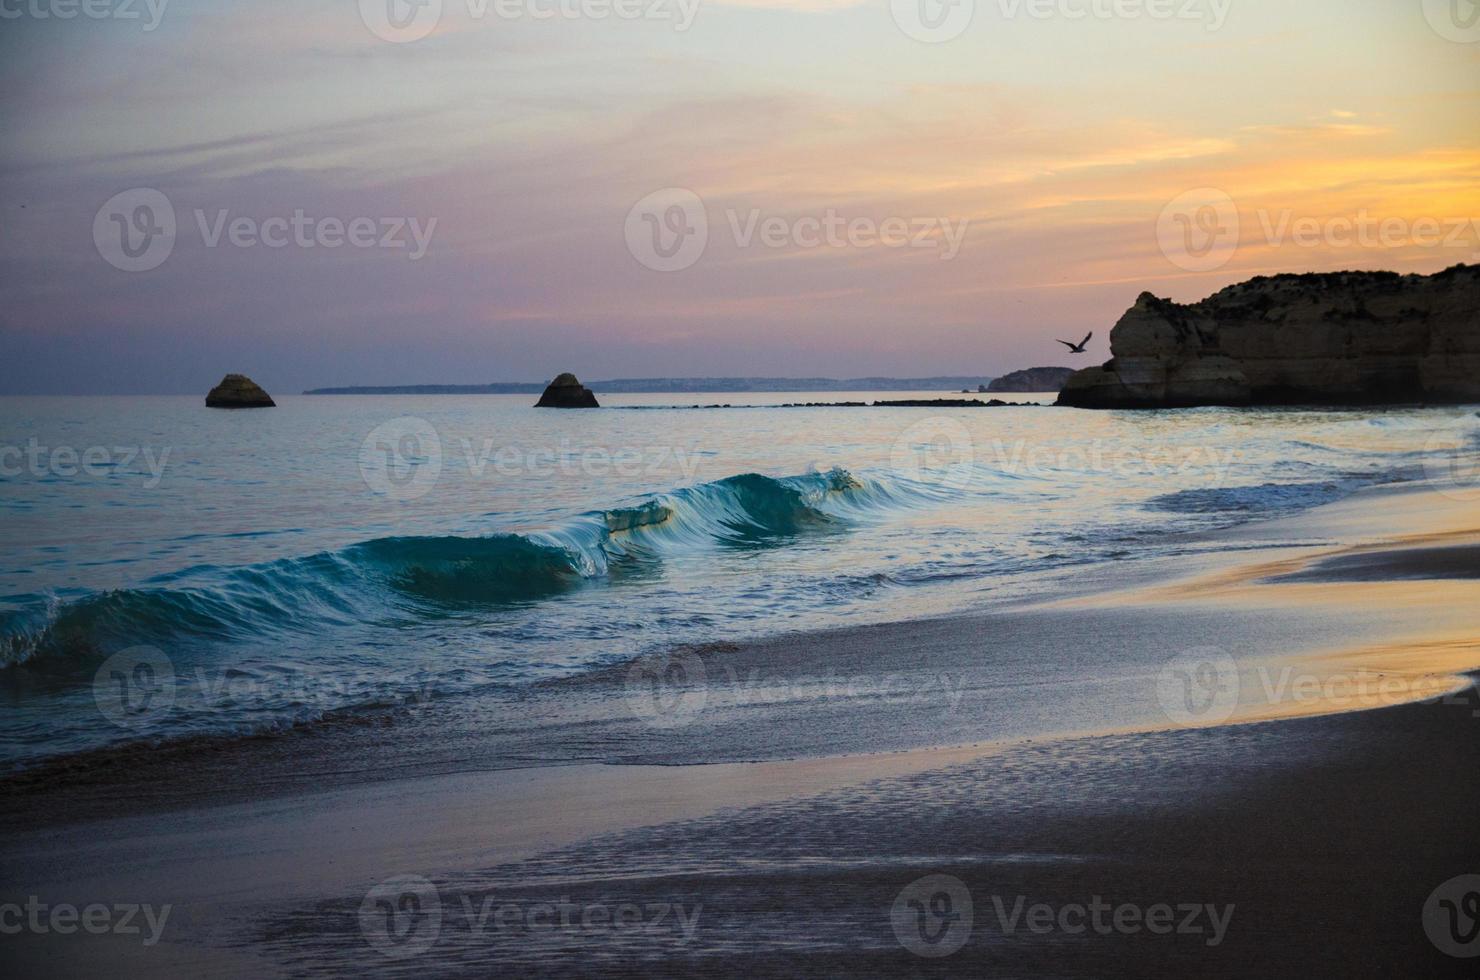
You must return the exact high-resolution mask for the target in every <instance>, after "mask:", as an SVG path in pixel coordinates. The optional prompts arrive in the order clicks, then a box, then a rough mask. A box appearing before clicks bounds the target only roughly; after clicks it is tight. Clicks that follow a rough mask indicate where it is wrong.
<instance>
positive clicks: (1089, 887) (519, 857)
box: [0, 484, 1480, 977]
mask: <svg viewBox="0 0 1480 980" xmlns="http://www.w3.org/2000/svg"><path fill="white" fill-rule="evenodd" d="M1477 536H1480V520H1477V514H1476V512H1475V510H1474V507H1473V501H1471V500H1468V499H1466V498H1465V494H1463V493H1457V492H1453V488H1450V489H1449V490H1447V491H1446V489H1445V488H1442V487H1440V488H1435V487H1432V486H1429V485H1425V484H1409V485H1399V486H1394V487H1381V488H1374V489H1371V490H1366V491H1362V492H1359V493H1357V494H1355V495H1353V496H1351V497H1348V498H1346V499H1345V500H1342V501H1340V502H1338V503H1335V504H1331V505H1328V506H1325V507H1320V508H1316V509H1314V510H1310V511H1306V512H1304V513H1301V514H1298V515H1295V516H1292V517H1287V518H1283V519H1278V520H1273V521H1266V522H1258V523H1253V524H1245V525H1241V526H1239V527H1236V528H1233V529H1227V530H1223V531H1218V532H1208V534H1207V535H1206V537H1207V539H1208V540H1205V541H1203V542H1202V545H1204V546H1202V547H1199V548H1196V549H1189V552H1188V553H1187V554H1185V555H1182V556H1172V557H1167V558H1163V559H1159V560H1157V561H1155V562H1151V563H1138V564H1137V565H1136V566H1133V567H1132V568H1131V570H1130V571H1128V572H1127V573H1126V574H1123V575H1114V574H1103V573H1102V574H1101V575H1100V576H1099V577H1098V578H1097V579H1096V580H1095V581H1083V580H1081V581H1078V582H1077V583H1076V584H1075V585H1074V586H1073V587H1072V588H1066V589H1062V590H1060V591H1059V593H1057V594H1055V593H1050V594H1047V595H1043V596H1038V597H1035V598H1033V599H1031V600H1028V601H1023V602H1019V603H1015V604H1013V605H1012V606H1010V607H1004V608H1001V609H994V610H990V611H986V612H978V613H973V614H969V615H957V616H940V617H933V618H929V619H925V620H919V621H903V622H896V623H888V624H872V625H868V626H862V627H858V628H853V629H844V630H834V631H826V632H817V633H807V634H795V635H788V636H783V637H779V638H774V639H769V640H762V641H758V642H754V643H749V644H746V643H736V644H716V645H711V646H708V647H694V648H685V649H682V650H679V651H674V652H671V653H669V654H668V655H666V656H665V657H664V658H663V659H664V662H663V663H662V664H658V665H654V664H650V663H645V662H644V661H641V660H639V661H637V662H635V663H632V664H626V665H622V666H621V667H613V668H612V669H611V670H609V671H606V672H596V673H594V674H590V675H583V676H581V677H580V678H576V679H570V680H552V681H550V682H548V683H547V684H546V685H545V686H544V687H545V689H544V690H540V691H536V692H533V693H527V694H525V695H523V696H521V697H520V698H519V699H517V700H515V701H510V702H508V703H503V704H500V705H499V711H501V712H503V713H505V714H506V716H507V717H506V718H505V723H504V725H503V726H501V727H500V726H491V725H488V724H487V723H486V721H487V712H488V710H489V709H488V708H487V706H483V707H481V708H480V709H479V713H478V715H477V717H475V718H459V717H457V716H456V714H455V713H452V714H450V713H449V712H448V711H447V710H446V709H445V708H439V707H438V706H436V705H430V706H426V708H425V709H414V710H408V711H407V712H404V713H403V714H401V715H399V716H396V717H394V718H391V719H386V720H382V721H379V722H377V723H376V724H373V725H370V724H350V723H347V724H345V725H342V726H335V725H327V726H318V727H315V728H313V729H311V730H309V731H305V732H300V733H292V732H290V733H286V734H282V735H279V736H276V737H263V738H260V739H254V740H244V741H233V742H229V743H223V744H220V745H207V746H202V745H197V746H194V747H192V748H190V749H188V750H187V749H181V750H180V752H182V753H185V754H183V755H181V756H180V757H178V758H171V755H170V753H135V754H130V753H128V752H125V751H119V752H118V753H116V754H113V755H107V756H103V757H99V758H95V759H92V760H90V761H89V762H88V763H86V764H82V763H74V764H72V765H70V766H58V767H54V768H51V769H45V770H42V771H40V772H34V773H31V774H29V775H23V776H21V777H16V778H12V779H11V780H9V781H8V785H7V792H6V804H5V815H4V823H5V844H4V846H3V853H0V864H3V867H4V880H5V882H6V883H7V887H6V894H5V896H4V897H5V900H6V901H16V902H20V901H24V900H25V899H27V898H30V897H31V896H36V897H37V898H38V899H39V900H40V901H42V902H49V903H67V902H71V903H74V904H84V903H86V902H98V901H103V902H117V903H126V902H144V903H150V904H151V905H153V906H154V907H156V908H158V907H162V906H164V905H166V904H168V905H170V906H171V907H172V911H171V913H170V915H169V918H168V919H167V920H166V921H165V923H164V925H163V927H162V928H161V929H160V931H159V937H158V941H157V942H155V943H153V944H151V945H148V946H144V945H142V943H141V942H139V941H134V942H130V941H129V939H128V938H126V937H124V936H117V935H110V936H106V937H76V936H62V935H56V934H41V935H37V934H32V935H27V936H25V937H24V938H23V939H22V940H21V941H19V942H18V943H17V944H15V946H14V947H13V948H14V949H15V950H16V951H17V954H18V955H19V956H20V957H21V960H22V961H23V962H25V963H26V964H27V966H28V968H29V970H30V971H33V972H34V975H63V974H66V973H68V972H71V971H72V970H73V969H75V968H77V967H78V966H79V965H81V964H86V963H88V962H96V960H94V959H92V958H95V957H100V956H106V957H108V958H109V959H110V960H111V959H114V958H118V959H119V960H120V962H123V963H126V964H129V965H131V967H132V968H136V969H137V970H138V971H139V972H140V973H141V974H142V973H149V974H152V975H158V973H159V972H161V971H163V972H166V973H168V972H171V971H172V970H182V971H187V972H191V973H192V974H194V975H222V976H232V975H252V976H264V975H283V976H294V975H305V976H307V975H340V974H343V973H345V972H357V973H362V974H365V975H374V976H410V975H414V974H423V973H425V972H426V971H427V970H428V969H432V970H433V972H435V973H436V974H437V975H461V974H467V975H489V974H490V973H492V974H494V975H556V976H558V975H575V976H584V975H590V976H599V975H634V976H636V975H665V974H674V975H676V974H680V973H692V972H695V971H700V970H702V971H703V972H705V973H709V974H715V975H738V974H748V975H752V976H781V975H787V976H792V975H798V974H801V975H899V974H901V973H905V974H918V975H924V974H931V975H935V974H939V975H952V976H961V975H992V976H1026V975H1032V976H1064V977H1077V976H1189V975H1206V976H1253V975H1259V976H1270V975H1281V976H1285V975H1288V976H1295V975H1302V974H1306V973H1308V972H1310V971H1312V970H1317V969H1318V970H1321V971H1323V972H1325V971H1332V970H1340V971H1341V972H1343V973H1348V974H1350V975H1357V976H1397V975H1411V976H1416V975H1426V976H1441V975H1455V976H1459V975H1465V973H1464V970H1465V968H1466V967H1468V966H1472V965H1473V961H1471V962H1469V963H1467V962H1466V961H1465V960H1464V959H1461V958H1456V957H1452V956H1449V955H1446V954H1445V953H1444V952H1442V951H1441V950H1440V949H1439V948H1438V947H1437V946H1436V945H1435V943H1434V942H1433V941H1432V940H1431V939H1430V937H1429V935H1428V934H1427V933H1426V931H1425V926H1424V909H1425V903H1426V902H1429V901H1430V898H1431V896H1432V895H1433V894H1434V893H1435V891H1436V889H1439V888H1440V887H1441V886H1443V885H1445V883H1446V882H1450V881H1452V880H1453V879H1456V878H1458V877H1460V876H1462V875H1466V874H1473V873H1475V872H1476V871H1477V869H1480V842H1477V839H1476V836H1475V834H1474V830H1473V816H1474V813H1475V812H1477V806H1476V804H1477V802H1480V786H1477V784H1476V782H1475V780H1473V779H1472V778H1470V774H1472V773H1473V772H1474V771H1475V765H1476V763H1477V761H1480V741H1477V739H1476V738H1475V734H1476V731H1477V728H1476V726H1480V700H1477V699H1476V698H1475V692H1474V686H1473V678H1472V676H1470V674H1469V673H1468V672H1470V671H1473V670H1475V669H1476V668H1480V628H1477V627H1480V623H1477V622H1476V620H1475V617H1474V612H1473V611H1474V609H1476V608H1480V606H1477V603H1476V600H1477V598H1480V582H1477V580H1476V576H1475V570H1474V569H1475V566H1474V564H1473V562H1471V561H1470V560H1469V559H1470V557H1471V556H1472V555H1473V550H1472V549H1473V548H1474V543H1475V540H1476V538H1477ZM1214 539H1216V543H1217V547H1216V548H1215V547H1211V546H1209V545H1211V543H1212V542H1213V540H1214ZM1090 644H1093V645H1095V646H1096V647H1101V648H1103V647H1107V646H1108V647H1110V648H1112V649H1123V650H1124V651H1126V652H1125V656H1128V657H1129V656H1141V657H1143V662H1144V670H1141V669H1137V670H1133V671H1129V672H1128V673H1127V674H1126V675H1124V677H1123V678H1122V679H1121V680H1120V681H1119V683H1118V686H1116V687H1114V688H1113V689H1111V690H1107V691H1097V690H1096V684H1095V678H1093V677H1084V676H1076V658H1075V650H1076V648H1078V647H1081V646H1086V645H1090ZM985 651H990V653H991V656H990V658H988V657H986V654H985ZM1189 651H1191V652H1190V653H1189ZM1189 656H1190V657H1191V658H1192V660H1195V661H1197V663H1196V664H1193V663H1191V662H1190V661H1189V662H1188V664H1187V666H1188V669H1189V671H1190V672H1189V673H1188V674H1187V675H1186V676H1188V677H1192V678H1197V680H1196V681H1195V683H1196V684H1203V683H1206V687H1205V688H1203V687H1190V688H1185V689H1181V690H1169V689H1168V684H1169V683H1171V680H1169V679H1175V678H1178V677H1180V676H1183V675H1180V674H1178V673H1177V670H1178V668H1179V666H1181V665H1182V662H1183V661H1186V660H1187V658H1188V657H1189ZM1013 657H1022V658H1025V660H1027V659H1033V658H1039V659H1041V658H1046V657H1053V658H1056V662H1057V663H1058V664H1059V665H1061V676H1056V677H1054V678H1052V679H1051V680H1050V681H1048V682H1047V683H1050V684H1054V685H1058V686H1059V688H1060V689H1059V690H1058V691H1057V692H1056V694H1055V695H1054V696H1053V697H1052V698H1050V699H1048V700H1047V701H1045V700H1043V699H1042V698H1041V694H1042V692H1041V691H1039V692H1038V694H1039V695H1040V696H1039V697H1033V696H1030V693H1031V692H1027V691H1024V690H1021V689H1015V687H1014V676H1015V671H1014V667H1013V663H1014V661H1013V659H1012V658H1013ZM1225 658H1226V659H1225ZM984 660H986V661H987V663H985V664H984V663H983V661H984ZM1220 662H1221V663H1226V662H1231V664H1232V666H1231V668H1225V667H1223V666H1221V665H1220ZM675 664H676V665H678V667H679V668H680V670H679V675H678V677H677V679H673V675H672V670H671V669H672V668H673V666H674V665H675ZM696 665H697V667H696ZM1196 668H1201V669H1202V670H1203V671H1204V674H1201V675H1200V674H1197V673H1196V672H1195V670H1196ZM1225 669H1231V670H1232V671H1233V673H1231V674H1230V673H1226V672H1225V673H1220V671H1223V670H1225ZM665 670H666V671H667V673H664V671H665ZM696 670H697V671H699V672H702V675H703V676H702V680H701V679H699V678H698V677H697V675H696ZM1209 670H1211V671H1213V673H1212V674H1210V675H1209V674H1206V672H1207V671H1209ZM658 677H668V678H669V680H667V681H665V682H664V683H666V684H667V685H668V686H667V687H666V688H664V687H663V686H662V685H659V687H658V688H657V689H656V690H655V691H654V690H652V689H650V688H649V687H647V686H646V684H645V683H638V681H640V680H644V681H645V680H650V679H652V678H658ZM1230 682H1231V685H1230ZM1043 683H1045V682H1044V681H1042V680H1037V681H1035V686H1039V687H1041V686H1042V684H1043ZM1174 686H1175V685H1174ZM1230 686H1231V689H1232V693H1230ZM649 694H652V695H653V696H654V697H655V698H656V700H653V701H651V702H648V701H646V700H644V699H645V698H647V697H648V696H649ZM1204 694H1205V695H1207V696H1206V697H1200V696H1198V695H1204ZM1107 701H1113V702H1114V703H1115V708H1114V710H1111V709H1110V708H1109V707H1108V706H1107V704H1106V702H1107ZM1014 703H1017V704H1019V705H1029V706H1033V707H1031V710H1020V711H1018V712H1016V713H1014V711H1013V710H1011V707H1010V706H1011V705H1012V704H1014ZM1128 703H1132V704H1135V703H1139V704H1141V705H1142V706H1143V707H1144V709H1145V710H1144V712H1143V714H1144V718H1143V719H1142V720H1141V721H1140V722H1139V723H1137V722H1136V721H1135V719H1136V718H1137V717H1138V716H1137V714H1136V712H1134V711H1131V712H1128V711H1127V710H1126V708H1125V705H1126V704H1128ZM1044 704H1050V705H1054V706H1055V709H1054V710H1053V711H1052V713H1051V718H1043V717H1039V713H1040V712H1041V710H1042V709H1041V707H1038V706H1041V705H1044ZM644 705H654V706H657V707H650V708H645V707H644ZM557 706H558V707H557ZM999 714H1000V715H1001V716H1002V718H1000V719H998V718H997V716H998V715H999ZM1128 720H1129V723H1128ZM511 732H514V733H516V734H510V733H511ZM1025 733H1026V734H1025ZM582 752H584V755H585V756H586V758H582V757H581V755H582ZM542 753H543V755H544V756H545V759H543V760H542V759H541V758H540V756H541V754H542ZM41 814H45V815H46V817H47V819H46V820H45V821H44V823H45V829H41V830H38V829H36V828H37V827H38V825H39V824H40V823H42V822H43V821H40V819H39V816H40V815H41ZM387 882H389V884H387ZM921 882H924V884H921ZM377 888H379V889H381V891H379V892H377V891H376V889H377ZM911 889H914V891H911ZM922 889H923V891H922ZM391 892H394V898H395V899H396V901H393V902H391V903H390V904H389V905H386V906H385V907H386V908H387V909H389V910H391V911H390V912H388V913H385V914H389V915H391V916H392V918H390V919H386V918H383V917H382V913H381V912H380V911H378V909H379V908H380V906H379V905H377V902H379V901H382V900H384V899H385V898H386V897H387V896H388V895H390V894H391ZM917 892H918V893H919V894H918V895H917V894H916V893H917ZM407 895H411V896H413V898H414V900H410V901H409V903H408V900H407V899H406V898H405V896H407ZM943 896H944V897H943ZM897 900H898V901H897ZM912 901H914V902H915V903H916V904H914V905H911V904H910V903H911V902H912ZM398 903H399V904H398ZM968 903H969V909H968V908H967V905H968ZM896 906H898V907H896ZM1038 906H1041V907H1044V908H1040V909H1039V910H1038V911H1033V909H1034V908H1035V907H1038ZM1163 906H1166V907H1168V908H1171V909H1173V910H1177V911H1176V914H1175V915H1173V914H1172V913H1171V912H1166V911H1164V910H1163V908H1162V907H1163ZM634 909H635V910H636V911H634ZM1014 909H1017V915H1016V916H1014ZM398 910H399V911H398ZM1066 910H1067V911H1066ZM433 912H435V913H436V914H435V915H433V914H432V913H433ZM480 913H481V914H480ZM963 914H964V919H963V918H962V915H963ZM613 915H615V916H617V919H618V920H619V921H617V922H615V923H614V922H613V921H612V917H613ZM1117 915H1118V916H1119V918H1117ZM396 916H401V917H400V918H397V917H396ZM922 916H923V918H922ZM937 916H938V921H937V918H934V917H937ZM1168 917H1170V918H1168ZM1173 919H1175V922H1174V923H1172V924H1171V925H1170V926H1169V925H1168V923H1169V922H1172V920H1173ZM141 921H143V920H141ZM963 921H964V922H966V923H967V924H968V925H969V930H967V932H968V934H967V935H965V937H964V938H963V937H962V929H963V928H965V927H963V926H962V925H961V923H962V922H963ZM387 923H391V925H387ZM1030 923H1031V927H1030ZM429 936H430V937H431V938H430V939H428V938H427V937H429ZM922 936H923V937H924V938H921V937H922ZM423 940H426V942H425V944H424V945H422V941H423ZM958 940H959V942H958ZM948 947H956V948H951V949H949V952H948V954H947V955H939V954H941V953H942V952H943V951H945V950H947V948H948Z"/></svg>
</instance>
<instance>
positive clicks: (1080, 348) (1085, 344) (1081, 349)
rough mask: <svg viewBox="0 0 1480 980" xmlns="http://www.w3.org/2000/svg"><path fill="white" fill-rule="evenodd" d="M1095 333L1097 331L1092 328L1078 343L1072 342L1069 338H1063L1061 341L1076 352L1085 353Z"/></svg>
mask: <svg viewBox="0 0 1480 980" xmlns="http://www.w3.org/2000/svg"><path fill="white" fill-rule="evenodd" d="M1094 335H1095V332H1094V331H1093V330H1091V331H1090V332H1089V334H1088V335H1087V336H1086V337H1085V338H1084V339H1083V340H1081V341H1080V342H1079V343H1077V344H1071V343H1069V342H1068V341H1067V340H1061V341H1059V343H1061V344H1063V345H1064V346H1065V347H1067V348H1069V349H1070V350H1071V351H1073V352H1074V353H1076V354H1083V353H1084V349H1085V348H1086V347H1088V346H1089V342H1090V340H1092V339H1093V338H1094Z"/></svg>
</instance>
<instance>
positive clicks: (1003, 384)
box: [987, 367, 1074, 391]
mask: <svg viewBox="0 0 1480 980" xmlns="http://www.w3.org/2000/svg"><path fill="white" fill-rule="evenodd" d="M1073 373H1074V369H1073V368H1066V367H1035V368H1027V369H1025V370H1022V371H1014V372H1012V373H1011V374H1004V375H1003V376H1002V377H1000V378H998V379H997V380H995V381H993V382H992V383H991V384H989V385H987V390H988V391H1058V390H1059V389H1060V388H1062V387H1064V383H1065V382H1066V381H1068V380H1069V376H1070V375H1071V374H1073Z"/></svg>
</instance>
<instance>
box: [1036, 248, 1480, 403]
mask: <svg viewBox="0 0 1480 980" xmlns="http://www.w3.org/2000/svg"><path fill="white" fill-rule="evenodd" d="M1110 353H1111V354H1113V355H1114V356H1113V357H1112V358H1111V359H1110V361H1108V362H1107V363H1106V364H1105V365H1104V366H1102V367H1097V368H1086V369H1085V370H1083V371H1080V372H1078V373H1077V374H1075V375H1074V376H1073V377H1071V378H1070V379H1069V380H1068V382H1067V383H1066V384H1065V386H1064V389H1063V391H1062V392H1061V393H1060V395H1059V404H1060V405H1071V406H1075V407H1078V408H1187V407H1192V406H1197V405H1393V404H1429V405H1439V404H1469V403H1471V402H1480V266H1474V265H1469V266H1463V265H1462V266H1455V267H1454V268H1452V269H1448V270H1446V271H1444V272H1440V273H1436V274H1435V275H1432V276H1418V275H1407V276H1404V275H1399V274H1397V273H1396V272H1333V273H1323V274H1316V275H1300V276H1296V275H1281V276H1272V277H1263V276H1261V277H1260V278H1257V279H1252V280H1250V281H1248V282H1245V283H1240V284H1239V285H1236V286H1229V287H1228V288H1227V289H1224V290H1222V291H1221V292H1219V293H1216V294H1214V295H1213V296H1210V297H1208V298H1207V299H1205V300H1203V301H1202V302H1200V303H1191V304H1186V305H1184V304H1181V303H1174V302H1172V301H1170V300H1166V299H1160V298H1158V297H1156V296H1153V295H1151V294H1150V293H1143V294H1142V295H1141V298H1140V299H1138V300H1137V301H1136V305H1135V306H1133V307H1131V309H1130V311H1129V312H1127V313H1126V314H1125V316H1123V317H1121V318H1120V322H1119V323H1117V324H1116V325H1115V329H1114V330H1113V331H1111V333H1110Z"/></svg>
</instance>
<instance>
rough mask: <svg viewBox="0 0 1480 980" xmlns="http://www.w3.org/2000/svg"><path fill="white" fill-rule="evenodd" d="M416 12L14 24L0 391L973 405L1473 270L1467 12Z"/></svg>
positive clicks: (1477, 152)
mask: <svg viewBox="0 0 1480 980" xmlns="http://www.w3.org/2000/svg"><path fill="white" fill-rule="evenodd" d="M420 4H421V5H420V6H412V5H409V4H408V2H407V0H363V2H361V0H0V131H3V133H4V138H3V140H0V394H84V393H107V394H127V393H140V394H174V393H181V394H184V393H190V394H202V393H204V391H206V390H207V389H208V388H209V387H211V386H212V385H213V384H215V383H216V382H217V381H218V380H219V379H220V377H221V375H222V374H224V373H227V372H228V371H237V372H244V373H247V374H249V375H251V376H252V377H253V378H254V379H256V380H257V381H258V382H260V383H261V384H262V385H263V386H264V387H266V388H267V389H268V390H269V391H272V392H275V393H287V394H291V393H293V392H296V391H300V390H302V389H305V388H309V387H318V386H329V385H350V384H412V383H427V382H444V383H481V382H490V381H536V380H543V379H548V378H550V377H553V376H554V375H555V374H556V373H559V372H561V371H574V372H575V373H576V374H578V375H579V376H581V377H583V378H592V379H595V378H612V377H654V376H717V375H726V376H731V375H770V376H819V375H820V376H832V377H853V376H862V375H893V376H900V377H909V376H927V375H995V374H1001V373H1005V372H1007V371H1011V370H1015V369H1018V368H1023V367H1030V366H1036V365H1045V364H1078V363H1079V362H1080V361H1083V363H1084V364H1086V365H1087V364H1089V363H1098V362H1099V361H1102V360H1104V359H1105V358H1106V357H1107V356H1108V353H1109V351H1108V342H1107V341H1108V335H1109V331H1110V328H1111V327H1112V326H1113V325H1114V323H1115V321H1116V320H1117V319H1118V317H1119V316H1120V315H1121V313H1123V312H1124V311H1125V309H1126V308H1128V307H1129V306H1130V305H1131V304H1132V303H1133V302H1134V301H1135V299H1136V297H1137V295H1139V294H1140V293H1141V292H1142V291H1148V290H1149V291H1151V292H1153V293H1156V294H1157V295H1161V296H1167V297H1170V298H1173V299H1177V300H1180V301H1193V300H1196V299H1199V298H1201V297H1204V296H1206V295H1208V294H1210V293H1212V292H1215V291H1216V290H1218V289H1220V288H1222V287H1223V286H1225V285H1228V284H1230V283H1233V282H1238V281H1241V280H1244V279H1247V278H1249V277H1251V276H1254V275H1263V274H1272V273H1278V272H1307V271H1321V270H1332V269H1343V268H1356V269H1395V270H1398V271H1402V272H1416V273H1429V272H1434V271H1438V270H1440V269H1443V268H1447V267H1449V266H1452V265H1455V264H1457V263H1461V262H1480V4H1477V3H1474V2H1472V0H1301V2H1299V3H1292V2H1290V0H946V2H944V3H943V2H942V0H856V2H855V0H420ZM66 14H71V15H72V16H70V17H67V16H64V15H66ZM1091 330H1093V331H1095V333H1096V337H1095V339H1094V341H1093V342H1092V343H1091V344H1090V348H1089V353H1088V354H1086V355H1084V356H1083V357H1082V358H1078V359H1076V358H1075V357H1074V356H1073V355H1070V354H1069V353H1068V352H1067V351H1066V350H1064V349H1063V348H1062V347H1059V346H1058V345H1057V344H1056V343H1055V342H1054V341H1055V340H1056V339H1058V338H1068V339H1075V340H1077V339H1079V338H1081V337H1083V335H1084V334H1085V333H1087V332H1089V331H1091Z"/></svg>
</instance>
